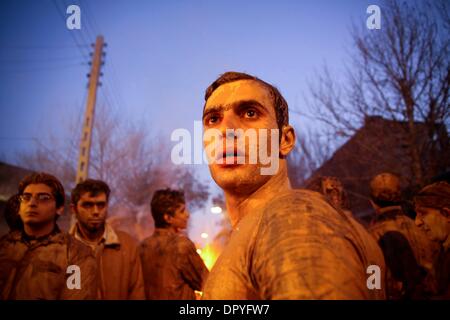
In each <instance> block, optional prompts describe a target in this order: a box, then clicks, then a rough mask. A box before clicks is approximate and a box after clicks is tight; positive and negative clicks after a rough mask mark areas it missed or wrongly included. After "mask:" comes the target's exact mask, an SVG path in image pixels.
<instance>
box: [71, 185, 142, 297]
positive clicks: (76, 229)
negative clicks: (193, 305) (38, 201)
mask: <svg viewBox="0 0 450 320" xmlns="http://www.w3.org/2000/svg"><path fill="white" fill-rule="evenodd" d="M109 195H110V189H109V186H108V185H107V184H106V183H105V182H104V181H101V180H94V179H87V180H85V181H83V182H80V183H78V184H77V185H76V187H75V188H74V189H73V190H72V194H71V209H72V213H73V214H75V215H76V218H77V223H76V224H75V225H74V226H73V227H72V228H71V229H70V231H69V233H70V234H72V235H73V236H74V237H75V238H76V239H78V240H80V241H81V242H83V243H84V244H86V245H87V246H89V247H90V248H91V249H92V252H93V253H94V254H95V255H96V257H97V264H98V270H99V281H98V298H99V299H103V300H143V299H145V292H144V279H143V276H142V268H141V261H140V258H139V252H138V244H137V242H136V241H135V240H134V239H133V238H132V237H131V236H130V235H129V234H128V233H126V232H123V231H120V230H115V229H113V228H112V227H111V226H110V225H109V223H108V222H107V221H106V218H107V216H108V202H109Z"/></svg>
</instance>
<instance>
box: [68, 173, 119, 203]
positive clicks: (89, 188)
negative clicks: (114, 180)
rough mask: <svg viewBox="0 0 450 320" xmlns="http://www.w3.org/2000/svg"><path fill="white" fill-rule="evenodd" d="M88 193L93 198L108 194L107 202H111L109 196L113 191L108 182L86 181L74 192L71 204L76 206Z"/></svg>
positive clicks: (77, 186)
mask: <svg viewBox="0 0 450 320" xmlns="http://www.w3.org/2000/svg"><path fill="white" fill-rule="evenodd" d="M86 192H88V193H89V194H90V195H92V196H93V197H95V196H98V195H99V194H101V193H104V194H106V201H108V200H109V194H110V193H111V190H110V189H109V186H108V184H107V183H106V182H104V181H102V180H94V179H86V180H84V181H82V182H79V183H78V184H77V185H76V186H75V188H74V189H73V190H72V193H71V195H70V202H71V203H72V204H73V205H76V204H77V203H78V201H80V198H81V196H82V195H83V194H84V193H86Z"/></svg>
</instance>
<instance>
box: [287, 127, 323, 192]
mask: <svg viewBox="0 0 450 320" xmlns="http://www.w3.org/2000/svg"><path fill="white" fill-rule="evenodd" d="M331 145H332V144H331V143H330V139H329V138H328V137H326V136H321V135H320V134H319V133H318V132H317V131H312V130H302V131H298V132H297V143H296V147H295V149H294V150H292V152H291V153H290V154H289V156H288V174H289V180H290V182H291V185H292V186H293V187H294V188H300V187H304V185H305V182H306V181H307V180H308V178H309V177H310V176H311V174H312V173H313V172H314V171H315V170H316V169H317V168H319V167H320V165H321V164H323V163H324V162H325V161H326V160H328V159H329V158H330V155H331Z"/></svg>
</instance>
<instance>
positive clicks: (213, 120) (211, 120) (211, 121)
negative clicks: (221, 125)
mask: <svg viewBox="0 0 450 320" xmlns="http://www.w3.org/2000/svg"><path fill="white" fill-rule="evenodd" d="M218 121H219V116H218V115H210V116H208V117H207V118H206V121H205V122H206V124H207V125H208V124H209V125H211V124H215V123H217V122H218Z"/></svg>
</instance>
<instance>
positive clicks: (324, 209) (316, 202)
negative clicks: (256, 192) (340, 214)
mask: <svg viewBox="0 0 450 320" xmlns="http://www.w3.org/2000/svg"><path fill="white" fill-rule="evenodd" d="M263 211H264V213H265V215H277V214H278V215H279V214H289V215H298V214H314V215H320V214H327V213H328V214H336V213H337V211H336V209H334V208H333V207H332V206H331V205H330V204H329V203H328V202H327V201H326V200H325V198H324V197H323V196H322V195H321V194H320V193H318V192H315V191H310V190H304V189H295V190H290V191H289V192H286V193H282V194H280V195H279V196H277V197H275V198H273V199H271V200H270V201H269V202H268V203H267V204H266V205H265V207H264V210H263Z"/></svg>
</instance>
